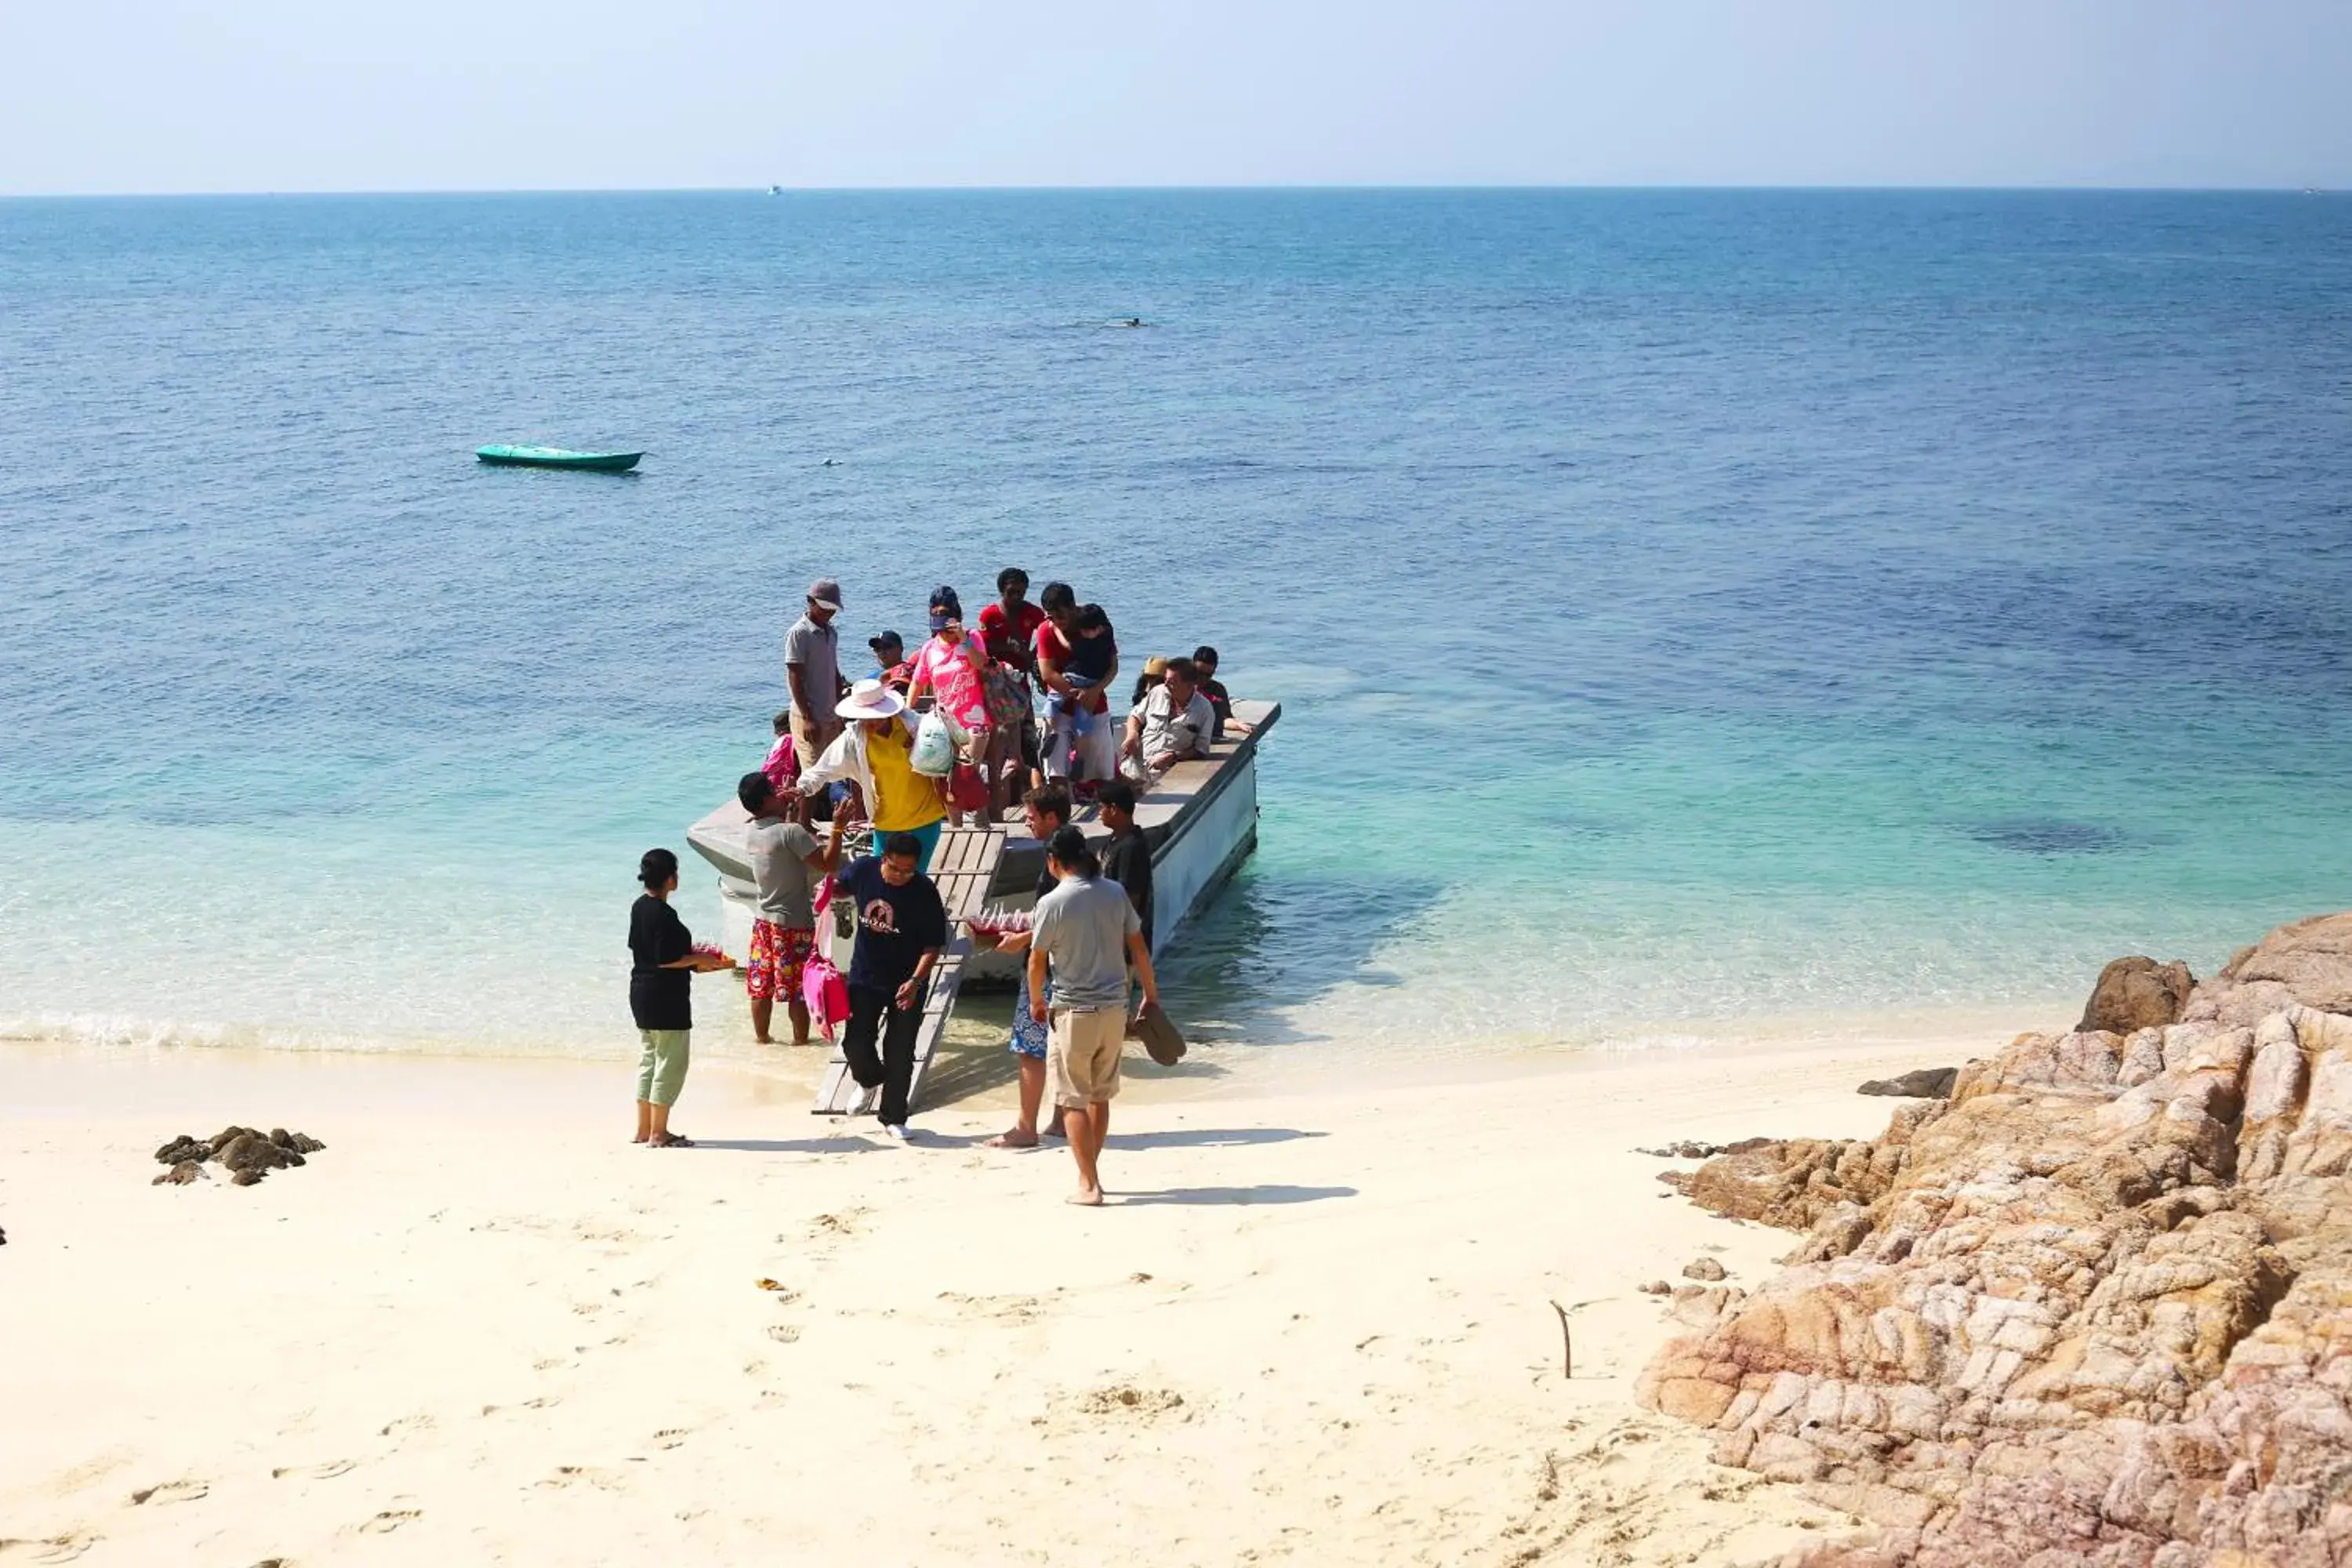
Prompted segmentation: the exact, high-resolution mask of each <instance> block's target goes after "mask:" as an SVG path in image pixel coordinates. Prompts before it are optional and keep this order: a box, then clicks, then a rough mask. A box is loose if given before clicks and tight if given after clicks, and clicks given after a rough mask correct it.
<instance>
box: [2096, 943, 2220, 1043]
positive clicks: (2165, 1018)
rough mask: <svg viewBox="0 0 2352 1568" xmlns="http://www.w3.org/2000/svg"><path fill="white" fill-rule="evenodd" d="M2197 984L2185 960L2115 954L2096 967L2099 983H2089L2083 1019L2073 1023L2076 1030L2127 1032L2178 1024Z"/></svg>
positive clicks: (2113, 1033)
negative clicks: (2163, 961)
mask: <svg viewBox="0 0 2352 1568" xmlns="http://www.w3.org/2000/svg"><path fill="white" fill-rule="evenodd" d="M2196 988H2197V977H2196V976H2195V975H2193V974H2191V973H2189V966H2188V965H2187V964H2185V963H2179V962H2175V963H2158V962H2157V961H2156V960H2154V959H2152V958H2118V959H2116V961H2115V962H2114V963H2110V964H2108V965H2107V966H2106V967H2105V969H2102V970H2100V971H2099V981H2098V984H2095V985H2094V986H2092V987H2091V1000H2090V1002H2089V1003H2088V1004H2087V1005H2085V1006H2084V1008H2083V1020H2082V1022H2081V1023H2079V1024H2076V1025H2075V1026H2074V1028H2075V1031H2076V1033H2078V1034H2087V1033H2092V1032H2095V1031H2098V1030H2105V1032H2106V1033H2108V1034H2111V1035H2128V1034H2132V1033H2134V1032H2135V1031H2137V1030H2140V1029H2161V1028H2162V1027H2164V1026H2166V1025H2167V1024H2177V1023H2179V1021H2180V1013H2181V1009H2183V1008H2184V1007H2186V1006H2188V1005H2189V994H2190V993H2191V992H2192V991H2194V990H2196Z"/></svg>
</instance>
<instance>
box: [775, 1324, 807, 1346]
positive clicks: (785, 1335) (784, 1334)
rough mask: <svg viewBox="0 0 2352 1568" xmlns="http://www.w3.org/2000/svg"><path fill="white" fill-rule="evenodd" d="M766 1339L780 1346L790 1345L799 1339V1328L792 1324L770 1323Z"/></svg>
mask: <svg viewBox="0 0 2352 1568" xmlns="http://www.w3.org/2000/svg"><path fill="white" fill-rule="evenodd" d="M768 1337H769V1338H770V1339H772V1340H773V1341H775V1342H777V1343H778V1344H780V1345H788V1344H792V1343H794V1342H797V1341H798V1340H799V1339H800V1337H801V1331H800V1327H799V1325H797V1324H794V1323H772V1324H770V1325H769V1326H768Z"/></svg>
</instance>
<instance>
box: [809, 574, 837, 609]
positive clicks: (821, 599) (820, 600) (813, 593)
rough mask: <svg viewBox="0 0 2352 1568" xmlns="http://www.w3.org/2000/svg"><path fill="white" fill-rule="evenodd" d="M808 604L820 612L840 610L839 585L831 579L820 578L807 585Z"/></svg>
mask: <svg viewBox="0 0 2352 1568" xmlns="http://www.w3.org/2000/svg"><path fill="white" fill-rule="evenodd" d="M808 596H809V603H811V604H813V605H816V606H817V608H819V609H821V610H837V609H839V608H841V584H839V583H838V582H835V580H834V579H833V578H831V577H820V578H818V579H817V580H816V581H815V582H814V583H812V584H809V591H808Z"/></svg>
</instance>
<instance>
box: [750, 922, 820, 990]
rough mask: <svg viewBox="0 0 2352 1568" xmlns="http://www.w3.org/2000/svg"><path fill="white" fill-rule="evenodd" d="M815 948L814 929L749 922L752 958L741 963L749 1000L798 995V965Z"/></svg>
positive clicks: (799, 970) (799, 986)
mask: <svg viewBox="0 0 2352 1568" xmlns="http://www.w3.org/2000/svg"><path fill="white" fill-rule="evenodd" d="M815 948H816V932H814V931H801V930H799V929H797V928H795V927H793V926H779V925H771V924H769V923H768V922H767V921H752V922H751V962H750V963H746V964H745V965H744V966H743V989H744V991H745V992H747V993H748V994H750V995H751V1000H752V1001H754V1002H764V1001H767V1000H769V999H770V998H771V997H775V996H782V997H783V998H784V999H785V1000H786V1001H788V1002H789V1001H790V1000H792V999H793V997H795V996H797V995H799V994H801V965H803V963H807V962H808V955H809V954H810V953H811V952H814V950H815Z"/></svg>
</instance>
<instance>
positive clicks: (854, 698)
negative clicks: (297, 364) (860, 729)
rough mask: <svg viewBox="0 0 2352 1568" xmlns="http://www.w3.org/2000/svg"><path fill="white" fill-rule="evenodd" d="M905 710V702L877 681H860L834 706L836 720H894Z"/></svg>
mask: <svg viewBox="0 0 2352 1568" xmlns="http://www.w3.org/2000/svg"><path fill="white" fill-rule="evenodd" d="M906 710H907V700H906V699H905V698H903V697H901V696H899V695H898V693H897V692H895V691H893V690H891V689H889V688H888V687H887V686H885V685H883V684H882V682H880V681H878V680H861V681H859V682H858V683H857V684H856V685H855V686H853V687H851V688H850V689H849V695H848V696H846V697H845V698H843V699H842V700H840V701H839V702H838V703H836V704H835V706H834V710H833V716H834V717H835V718H836V719H896V718H897V717H898V715H899V714H901V713H904V712H905V711H906Z"/></svg>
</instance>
